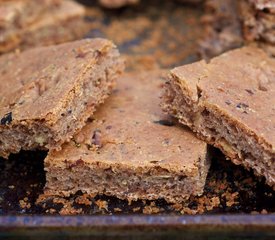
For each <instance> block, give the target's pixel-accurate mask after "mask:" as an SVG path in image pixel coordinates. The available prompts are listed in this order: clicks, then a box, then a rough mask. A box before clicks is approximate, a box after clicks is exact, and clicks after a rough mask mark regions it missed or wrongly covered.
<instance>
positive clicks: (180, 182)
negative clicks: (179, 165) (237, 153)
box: [45, 156, 209, 203]
mask: <svg viewBox="0 0 275 240" xmlns="http://www.w3.org/2000/svg"><path fill="white" fill-rule="evenodd" d="M208 168H209V158H208V157H205V156H204V158H203V159H201V160H200V166H199V172H198V174H196V175H195V176H187V175H186V174H184V173H182V172H174V171H173V172H171V171H169V170H167V169H164V168H161V167H159V166H153V167H131V166H123V165H120V164H106V163H102V162H94V163H92V164H89V165H87V164H84V162H83V161H81V160H78V161H76V162H73V163H69V162H66V166H63V167H61V166H56V165H55V164H54V161H53V160H52V161H51V160H50V159H48V161H46V163H45V170H46V171H47V175H46V176H47V184H46V187H45V194H48V195H59V196H60V195H61V196H70V195H71V194H74V193H76V192H77V191H79V190H80V191H82V192H83V193H87V194H90V195H96V194H105V195H109V196H116V197H118V198H120V199H127V200H130V201H132V200H133V201H135V200H138V199H148V200H156V199H159V198H163V199H165V200H166V201H167V202H171V203H175V202H183V201H185V200H187V199H188V198H189V197H190V196H191V195H200V194H202V193H203V187H204V183H205V179H206V175H207V172H208Z"/></svg>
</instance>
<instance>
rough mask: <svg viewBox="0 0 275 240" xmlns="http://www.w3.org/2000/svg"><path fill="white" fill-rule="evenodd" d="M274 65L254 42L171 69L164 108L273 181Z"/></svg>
mask: <svg viewBox="0 0 275 240" xmlns="http://www.w3.org/2000/svg"><path fill="white" fill-rule="evenodd" d="M274 69H275V61H274V60H273V59H272V58H269V57H268V56H267V55H266V54H265V53H264V52H263V51H262V50H260V49H258V48H255V47H244V48H241V49H238V50H234V51H231V52H228V53H225V54H222V55H221V56H219V57H217V58H214V59H212V60H211V61H210V63H209V64H206V63H205V62H203V61H201V62H198V63H194V64H190V65H187V66H182V67H178V68H176V69H174V70H172V72H171V78H170V82H169V83H170V84H168V88H167V89H168V90H167V94H166V96H165V97H164V99H165V103H164V104H163V106H164V109H165V110H166V111H168V112H170V113H172V114H173V115H175V116H177V117H178V118H179V119H180V121H181V122H182V123H184V124H187V125H188V126H190V127H191V128H192V129H193V130H194V131H195V132H197V134H198V135H199V136H200V137H201V138H203V139H204V140H206V141H207V142H208V143H210V144H213V145H215V146H216V147H219V148H220V149H221V150H222V151H223V152H224V153H225V154H226V155H227V156H228V157H230V158H231V159H232V161H233V162H235V163H236V164H243V165H244V166H245V167H251V168H253V169H254V170H255V172H256V174H258V175H264V176H265V177H266V179H267V182H268V183H269V184H270V185H273V184H274V183H275V170H274V158H275V149H274V148H275V147H274V146H275V135H274V134H272V133H273V132H274V131H275V112H274V111H275V109H274V101H275V99H274V96H275V72H274ZM194 73H195V74H194ZM175 86H178V89H176V88H175ZM171 87H172V88H174V89H175V90H171V89H170V88H171ZM177 99H180V100H181V101H182V103H181V104H180V102H179V101H178V100H177Z"/></svg>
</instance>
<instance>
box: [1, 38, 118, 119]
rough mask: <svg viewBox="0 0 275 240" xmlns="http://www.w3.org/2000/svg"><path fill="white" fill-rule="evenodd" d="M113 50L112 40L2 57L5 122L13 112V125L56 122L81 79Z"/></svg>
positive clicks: (67, 44) (99, 40) (44, 48)
mask: <svg viewBox="0 0 275 240" xmlns="http://www.w3.org/2000/svg"><path fill="white" fill-rule="evenodd" d="M111 50H115V46H114V45H113V43H112V42H110V41H108V40H104V39H93V40H88V39H86V40H81V41H75V42H71V43H65V44H61V45H56V46H51V47H40V48H36V49H32V50H28V51H25V52H23V53H15V54H7V55H3V56H2V57H0V75H1V82H0V117H1V119H3V118H4V117H5V116H7V114H9V113H11V112H12V121H13V123H16V122H18V121H22V120H26V121H28V120H45V121H46V122H51V123H54V122H56V121H57V119H58V118H60V116H59V112H60V111H61V109H62V107H63V105H64V104H65V103H66V101H68V100H69V98H70V95H71V93H73V92H72V91H75V90H74V89H76V88H77V83H78V81H79V79H80V78H82V76H83V75H84V74H85V73H86V72H87V71H88V70H90V69H92V68H93V67H94V66H95V64H96V63H97V61H98V59H99V58H100V56H101V55H105V53H106V52H108V51H111ZM115 51H116V50H115ZM115 55H116V54H114V57H115ZM117 55H118V52H117Z"/></svg>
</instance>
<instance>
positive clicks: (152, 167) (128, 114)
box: [45, 71, 208, 201]
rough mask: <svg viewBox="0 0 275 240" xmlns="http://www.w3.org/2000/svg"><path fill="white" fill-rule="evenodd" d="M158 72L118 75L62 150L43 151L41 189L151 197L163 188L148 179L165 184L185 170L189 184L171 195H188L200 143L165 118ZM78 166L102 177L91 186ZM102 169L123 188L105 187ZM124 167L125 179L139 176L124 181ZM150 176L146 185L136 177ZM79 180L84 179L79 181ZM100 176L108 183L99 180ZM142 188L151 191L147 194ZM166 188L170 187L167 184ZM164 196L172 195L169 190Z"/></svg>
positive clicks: (201, 155)
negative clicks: (69, 179)
mask: <svg viewBox="0 0 275 240" xmlns="http://www.w3.org/2000/svg"><path fill="white" fill-rule="evenodd" d="M163 73H164V72H159V71H158V72H151V73H138V74H131V75H126V76H124V77H123V78H121V79H119V82H118V87H117V88H116V89H115V90H114V92H113V94H112V96H111V97H110V98H109V99H108V100H107V102H106V103H105V105H104V106H103V107H102V108H100V109H99V111H98V112H96V114H95V115H94V117H93V120H92V122H88V123H87V125H86V126H85V127H84V128H83V129H82V130H81V132H80V133H79V134H77V135H76V136H75V137H74V141H71V142H70V143H68V144H65V145H63V147H62V151H50V152H49V155H48V157H47V159H46V160H45V164H46V170H47V171H48V173H47V179H48V183H47V186H46V188H47V191H50V192H53V193H59V194H60V193H62V192H63V194H68V193H74V192H75V191H77V190H82V191H84V192H88V193H104V194H111V195H115V196H118V197H119V198H128V199H136V198H144V199H156V198H158V197H165V193H164V189H159V190H157V189H154V184H153V181H156V180H158V181H157V182H158V184H159V183H161V181H163V182H164V183H165V184H166V183H168V182H169V181H170V180H169V179H173V178H175V179H176V178H177V177H178V176H185V177H186V179H187V180H184V181H187V182H189V183H190V182H191V184H189V186H188V185H186V186H185V187H184V188H181V189H182V191H180V192H181V193H180V194H179V192H177V196H175V199H174V201H177V199H183V198H186V196H189V195H190V194H191V193H190V191H191V190H190V189H193V194H199V193H201V192H202V189H203V186H204V182H205V177H206V173H207V169H208V163H207V160H206V144H205V143H203V142H202V141H200V140H198V139H197V138H195V137H194V136H193V134H192V133H190V132H189V131H188V130H186V129H180V128H179V127H178V126H176V125H174V123H173V121H172V119H169V118H168V119H167V117H166V116H165V115H164V114H163V113H162V111H161V109H160V107H159V93H160V89H161V85H162V84H163V80H162V79H161V76H163ZM102 169H105V171H104V170H102ZM73 171H75V173H73ZM80 172H82V173H83V174H84V173H85V174H86V175H87V174H89V175H91V176H95V177H97V178H98V179H101V181H102V182H101V183H98V186H96V187H94V185H95V184H93V182H92V179H93V178H92V177H91V180H87V181H86V180H84V179H82V176H81V175H79V173H80ZM100 172H103V173H102V176H100V175H99V174H100ZM106 172H108V174H109V178H111V177H113V176H115V178H117V179H120V181H121V182H125V184H124V187H127V188H128V191H129V192H127V190H124V189H123V186H122V187H121V189H123V191H121V189H117V191H115V190H113V189H112V187H110V186H112V183H111V182H110V181H111V180H109V181H108V179H107V180H106V179H105V177H106V176H105V175H104V174H105V173H106ZM109 172H110V173H109ZM71 173H73V174H72V176H71V177H72V178H73V179H72V182H71V184H72V185H73V186H71V187H68V183H66V182H63V180H64V179H65V178H66V177H65V176H67V175H69V174H71ZM127 173H128V174H130V176H129V179H131V178H132V177H133V178H134V176H136V175H137V176H139V177H140V178H141V179H140V180H133V182H131V181H130V180H129V182H128V179H127V178H125V176H126V175H125V174H127ZM164 175H165V176H164ZM53 176H56V177H57V179H59V180H58V181H60V182H58V181H57V182H58V184H56V182H54V179H53ZM104 176H105V177H104ZM164 177H166V178H167V180H165V178H164ZM185 177H184V178H185ZM150 178H152V181H151V180H148V181H149V183H148V184H149V185H148V186H147V187H145V186H143V185H142V181H145V180H146V179H150ZM85 179H87V178H85ZM85 181H86V184H87V185H86V187H83V186H82V183H84V182H85ZM89 181H91V182H89ZM106 181H107V182H109V186H105V185H104V183H105V182H106ZM137 181H140V187H139V188H138V189H136V190H135V189H134V187H133V186H132V184H133V185H134V184H137ZM146 181H147V180H146ZM150 181H151V182H150ZM78 182H80V186H79V185H78V184H77V183H78ZM89 184H90V185H89ZM174 184H175V186H176V187H175V189H176V188H177V187H178V186H180V184H181V182H178V180H175V182H174ZM96 185H97V184H96ZM192 185H193V186H192ZM81 186H82V187H81ZM104 186H105V188H106V189H105V188H104ZM163 187H164V186H163ZM102 188H104V189H105V190H103V189H102ZM147 188H150V189H151V191H153V192H150V194H149V190H148V189H147ZM188 188H189V190H188ZM129 189H131V190H129ZM146 189H147V190H146ZM152 189H153V190H152ZM166 190H167V192H169V191H170V190H171V191H172V190H173V187H171V189H169V188H167V189H166ZM166 190H165V191H166ZM102 191H103V192H102ZM158 191H160V193H158ZM140 192H142V193H140ZM178 195H179V196H178ZM167 198H168V200H169V201H172V198H173V196H171V197H170V198H169V197H167Z"/></svg>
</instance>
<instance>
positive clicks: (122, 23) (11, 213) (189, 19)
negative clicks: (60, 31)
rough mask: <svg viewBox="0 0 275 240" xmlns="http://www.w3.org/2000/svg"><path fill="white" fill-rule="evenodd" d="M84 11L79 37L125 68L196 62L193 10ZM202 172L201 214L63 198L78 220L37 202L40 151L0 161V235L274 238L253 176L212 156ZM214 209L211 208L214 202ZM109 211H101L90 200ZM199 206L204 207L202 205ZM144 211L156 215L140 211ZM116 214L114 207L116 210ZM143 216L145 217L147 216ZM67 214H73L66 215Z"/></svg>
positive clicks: (269, 211)
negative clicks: (114, 52) (112, 51)
mask: <svg viewBox="0 0 275 240" xmlns="http://www.w3.org/2000/svg"><path fill="white" fill-rule="evenodd" d="M80 2H82V3H86V4H87V5H89V6H88V7H87V17H86V21H87V23H88V25H89V31H88V34H87V35H86V37H107V38H110V39H113V40H114V42H115V43H116V44H117V45H118V46H119V48H120V51H121V52H122V54H123V55H124V57H125V58H126V62H127V70H128V71H134V70H150V69H156V68H159V67H161V68H171V67H174V66H177V65H181V64H185V63H189V62H193V61H196V60H198V59H199V55H198V41H199V39H201V38H202V37H203V27H202V25H201V23H200V16H201V15H202V12H203V11H202V8H201V7H200V6H196V7H194V6H190V5H182V4H180V3H175V2H174V1H167V0H166V1H165V0H164V1H160V0H159V1H157V0H150V1H143V2H142V4H140V5H138V6H133V7H129V8H122V9H120V10H106V9H105V10H104V9H102V8H100V7H99V6H97V5H96V4H95V3H94V1H85V0H83V1H80ZM213 151H215V153H214V158H213V162H212V166H211V169H210V172H209V174H208V178H207V183H206V186H205V191H204V195H203V196H202V197H200V198H193V199H191V201H190V203H189V204H188V206H187V209H189V210H198V208H201V212H200V211H198V212H197V213H202V214H200V215H194V216H192V215H186V214H184V215H182V213H185V212H182V209H177V208H175V207H174V206H171V205H169V204H167V203H166V202H165V201H164V200H162V199H160V200H157V201H154V202H152V201H151V202H150V201H137V202H132V203H131V204H129V203H128V202H127V201H123V200H119V199H116V198H114V197H107V196H96V197H95V198H94V199H92V200H91V199H90V200H91V203H90V204H88V205H87V204H81V203H79V202H77V201H75V200H76V199H77V198H78V197H79V196H81V193H77V194H76V195H74V196H71V197H70V198H68V199H66V201H67V202H69V203H70V204H71V206H70V207H72V208H73V209H76V212H75V213H77V210H79V209H81V211H80V212H79V213H80V214H79V215H77V216H60V214H62V213H63V214H64V213H66V211H65V212H64V211H63V212H62V209H63V210H64V209H66V206H64V203H62V202H59V203H56V202H54V201H51V200H47V201H45V202H44V203H43V204H36V203H35V202H36V199H37V198H38V196H39V194H41V193H42V192H43V186H44V184H45V173H44V170H43V159H44V158H45V156H46V152H38V151H37V152H21V153H20V154H17V155H12V156H11V157H10V159H9V160H4V159H1V161H0V172H1V174H0V237H2V238H5V239H6V238H11V239H19V238H20V237H22V238H24V237H28V239H32V238H37V237H39V238H43V237H45V238H47V239H56V238H58V239H70V238H75V237H76V236H78V237H79V238H81V239H86V238H88V237H90V236H94V237H96V238H97V239H105V238H111V237H119V238H131V239H135V238H141V237H142V238H143V239H152V238H153V239H154V238H157V239H167V238H173V239H178V238H180V239H229V238H231V237H234V238H235V239H260V238H261V239H275V215H274V214H273V213H275V196H274V192H273V191H272V189H271V188H269V187H268V186H266V185H265V183H264V181H263V180H261V179H258V178H256V177H255V176H254V175H253V173H252V172H250V171H247V170H245V169H243V168H242V167H240V166H235V165H233V164H232V163H231V162H230V161H227V160H226V159H225V157H224V156H223V155H222V154H221V153H220V152H219V151H217V150H213ZM217 198H218V199H219V203H218V204H217V203H216V204H213V202H211V201H214V200H215V199H216V200H217ZM98 200H99V201H104V202H106V203H107V205H108V207H107V208H106V209H104V208H100V207H99V206H98V205H97V204H96V201H98ZM202 201H205V202H202ZM148 206H153V207H155V208H157V209H159V211H151V212H155V214H154V215H152V214H150V215H144V214H142V213H144V212H147V213H148V211H145V210H146V208H147V207H148ZM117 209H120V210H119V211H118V210H117ZM149 212H150V211H149ZM70 213H72V212H70Z"/></svg>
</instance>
